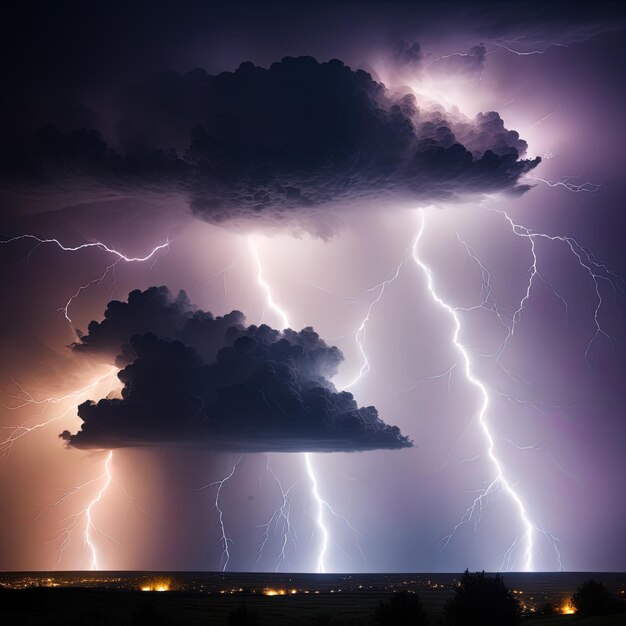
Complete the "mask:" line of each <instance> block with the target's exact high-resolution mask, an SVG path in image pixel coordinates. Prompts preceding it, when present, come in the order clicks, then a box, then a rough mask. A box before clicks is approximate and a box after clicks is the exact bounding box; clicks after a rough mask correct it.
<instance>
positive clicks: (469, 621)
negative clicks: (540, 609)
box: [445, 570, 522, 626]
mask: <svg viewBox="0 0 626 626" xmlns="http://www.w3.org/2000/svg"><path fill="white" fill-rule="evenodd" d="M521 614H522V609H521V607H520V605H519V603H518V601H517V600H516V599H515V596H514V595H513V594H512V593H511V590H510V589H509V588H508V587H507V586H506V585H505V584H504V581H503V580H502V577H501V576H499V575H497V574H496V576H485V572H476V573H475V574H470V573H469V572H468V571H467V570H465V573H464V574H463V577H462V578H461V581H460V583H459V585H458V586H457V588H456V590H455V593H454V597H453V598H451V599H450V600H448V603H447V604H446V608H445V624H446V625H448V626H514V625H515V624H518V623H519V621H520V617H521Z"/></svg>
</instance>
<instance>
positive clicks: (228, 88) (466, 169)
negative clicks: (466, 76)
mask: <svg viewBox="0 0 626 626" xmlns="http://www.w3.org/2000/svg"><path fill="white" fill-rule="evenodd" d="M399 53H401V54H402V55H403V56H404V57H406V56H407V55H408V56H409V57H412V58H413V57H415V58H418V57H419V50H418V49H415V47H414V46H407V47H406V48H403V49H402V50H400V51H399ZM66 117H67V116H66ZM83 117H86V115H83ZM114 126H115V131H114V132H109V133H108V135H109V139H108V140H107V139H106V138H105V133H104V132H102V131H100V130H97V129H85V128H75V129H73V130H65V131H62V130H59V128H58V127H57V126H55V125H46V126H44V127H42V128H40V129H38V130H36V131H34V132H25V133H22V134H20V135H13V136H12V137H10V138H8V140H7V141H5V142H4V147H3V150H2V151H1V153H0V161H1V165H2V170H3V171H4V173H5V176H8V178H9V179H10V180H11V181H12V182H13V183H15V182H19V181H22V182H28V184H32V183H33V181H38V182H39V183H40V184H41V185H43V186H44V187H45V186H46V185H48V186H50V187H56V188H57V189H58V188H59V187H60V186H61V183H64V182H65V183H67V181H73V182H74V189H75V188H76V181H77V180H80V181H83V182H86V183H89V184H90V185H91V186H92V187H93V186H96V187H97V186H99V185H100V186H103V187H104V188H106V189H107V190H108V192H109V193H110V192H111V190H112V189H118V190H120V191H121V192H123V193H125V194H132V193H133V192H141V193H144V194H145V193H146V192H147V191H156V192H159V191H160V192H163V193H175V194H182V195H183V196H185V197H186V198H187V200H188V202H189V206H190V207H191V210H192V211H193V213H194V214H195V215H197V216H198V217H200V218H202V219H205V220H207V221H209V222H212V223H225V222H242V221H246V222H247V221H250V220H263V221H265V222H267V223H271V224H279V225H280V224H284V223H289V222H299V223H301V224H303V225H304V226H305V227H306V224H307V220H309V219H310V218H311V216H312V215H315V214H316V213H319V212H327V213H328V212H332V211H333V210H337V208H338V207H342V208H343V207H345V206H351V205H352V206H356V205H358V206H361V205H362V203H363V202H364V201H376V202H377V204H381V203H387V204H388V203H390V202H392V203H393V204H398V200H406V201H413V202H429V201H432V200H437V199H439V200H441V199H444V200H449V199H454V198H457V197H459V196H465V195H467V194H482V193H490V192H495V191H501V190H523V189H525V187H524V186H521V187H520V186H519V185H518V180H519V177H520V176H521V175H522V174H524V173H525V172H527V171H529V170H530V169H532V168H533V167H535V166H536V165H537V164H538V163H539V159H538V158H537V159H531V160H524V159H523V158H522V157H523V156H524V154H525V152H526V148H527V145H526V142H525V141H523V140H522V139H520V137H519V135H518V133H517V132H515V131H512V130H507V129H505V128H504V124H503V122H502V120H501V118H500V117H499V115H498V114H497V113H495V112H489V113H486V114H484V115H483V114H480V115H478V116H477V117H476V118H474V119H468V118H465V117H463V116H462V115H460V114H458V113H451V112H447V111H445V110H444V109H443V108H442V107H439V106H436V105H433V104H429V103H425V102H424V103H422V102H417V101H416V100H415V98H414V96H413V95H411V94H407V93H404V94H402V93H392V92H390V91H389V90H387V89H386V88H385V86H384V85H382V84H381V83H378V82H376V81H375V80H374V79H373V78H372V77H371V76H370V75H369V74H368V73H366V72H364V71H362V70H357V71H353V70H352V69H350V68H349V67H347V66H346V65H344V64H343V63H342V62H340V61H338V60H332V61H329V62H326V63H318V62H317V61H316V60H315V59H313V58H311V57H299V58H289V57H288V58H284V59H283V60H282V61H281V62H278V63H273V64H272V65H271V66H270V67H269V68H268V69H264V68H261V67H257V66H255V65H254V64H253V63H243V64H242V65H240V66H239V68H238V69H237V70H236V71H235V72H224V73H221V74H218V75H214V76H212V75H209V74H207V73H206V72H204V71H203V70H194V71H192V72H189V73H186V74H179V73H176V72H159V73H156V74H152V75H151V76H150V77H148V78H146V79H145V80H142V81H139V82H135V83H134V84H133V85H131V86H129V87H127V88H126V89H125V90H124V91H123V94H122V96H121V100H120V105H119V111H118V114H117V120H116V122H115V125H114ZM113 145H115V148H113V147H112V146H113Z"/></svg>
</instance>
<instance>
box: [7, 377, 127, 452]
mask: <svg viewBox="0 0 626 626" xmlns="http://www.w3.org/2000/svg"><path fill="white" fill-rule="evenodd" d="M117 371H118V370H117V368H115V367H112V368H110V370H109V371H108V372H107V373H106V374H105V375H104V376H101V377H100V378H98V379H97V380H95V381H94V382H92V383H90V384H89V385H86V386H85V387H83V388H82V389H79V390H78V391H73V392H71V393H68V394H66V395H64V396H49V397H47V398H42V399H39V400H38V399H36V398H35V397H34V396H33V395H32V393H31V392H29V391H27V390H26V389H25V388H24V387H23V386H22V385H21V384H20V383H19V382H17V381H16V380H14V379H13V378H12V377H11V376H8V378H9V380H10V381H11V382H12V383H13V385H15V386H16V387H17V388H18V390H19V393H18V394H4V395H6V397H7V398H11V399H13V400H16V401H17V404H12V405H7V404H4V403H2V404H0V406H2V407H4V408H5V409H8V410H10V411H16V410H19V409H22V408H25V407H28V406H41V407H42V410H41V411H40V412H39V413H37V414H35V415H31V416H29V417H28V418H26V420H24V421H23V422H22V423H21V424H17V425H14V426H2V427H1V428H2V430H8V431H10V432H9V435H8V436H7V437H6V438H5V439H4V440H2V441H0V461H5V460H6V459H7V458H8V457H9V455H10V453H11V450H12V448H13V445H14V444H15V442H17V441H18V440H20V439H22V438H23V437H26V436H27V435H29V434H31V433H33V432H36V431H38V430H41V429H42V428H45V427H46V426H48V425H49V424H52V423H53V422H57V421H58V420H60V419H62V418H63V417H65V416H66V415H67V414H68V413H69V412H70V411H72V410H74V409H75V404H74V402H75V401H78V400H79V399H81V398H85V397H86V396H87V394H88V393H89V392H90V391H92V390H93V389H94V388H95V387H98V386H99V385H101V384H103V383H105V382H106V381H108V380H111V381H112V380H113V379H114V377H115V374H116V373H117ZM68 400H72V401H74V402H72V403H71V404H70V405H69V406H68V408H66V409H64V410H63V411H61V412H60V413H58V414H56V415H54V416H52V417H49V418H47V419H40V421H38V422H37V423H35V424H28V421H29V420H31V419H32V418H33V417H38V418H42V416H43V415H44V413H45V412H46V410H47V409H48V407H49V406H54V405H57V404H60V403H63V402H65V401H68Z"/></svg>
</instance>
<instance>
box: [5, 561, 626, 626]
mask: <svg viewBox="0 0 626 626" xmlns="http://www.w3.org/2000/svg"><path fill="white" fill-rule="evenodd" d="M590 577H593V578H594V579H595V580H598V581H602V582H603V583H604V584H605V585H607V587H609V588H610V589H611V590H612V591H613V592H614V593H615V594H616V595H617V596H618V597H621V598H623V597H624V595H625V594H624V590H625V589H626V575H624V574H599V573H594V574H586V573H548V574H505V575H504V580H505V583H506V584H507V585H508V586H509V587H510V588H512V589H514V590H516V592H517V594H516V595H518V596H519V598H520V602H521V603H522V604H523V605H525V606H526V608H527V616H526V617H525V622H526V623H527V624H529V626H530V625H531V624H536V625H537V626H559V625H566V624H571V625H572V626H573V625H580V626H593V625H597V626H601V625H602V626H617V625H618V624H619V625H621V626H624V625H625V624H626V616H625V615H617V616H614V617H604V618H595V619H593V620H591V619H589V620H583V619H579V618H577V617H576V616H575V615H559V616H555V617H538V616H535V615H533V612H536V611H537V610H538V609H539V608H540V607H541V606H542V605H543V604H544V603H545V602H546V601H550V602H552V603H554V604H557V605H558V606H564V605H565V604H566V603H567V600H568V599H569V598H570V597H571V595H572V593H573V592H574V591H575V589H576V587H577V586H578V585H580V583H581V582H583V581H584V580H586V579H587V578H590ZM457 578H458V575H456V574H353V575H348V574H326V575H306V574H298V575H285V574H243V573H242V574H214V573H160V574H154V573H141V572H137V573H129V572H123V573H122V572H107V573H103V572H100V573H96V574H92V573H85V572H74V573H68V572H61V573H59V572H50V573H11V574H8V573H4V574H0V623H1V624H3V625H4V624H8V625H12V624H16V625H19V624H38V625H39V624H41V625H56V624H59V625H61V624H63V625H69V626H72V625H74V624H86V625H92V624H93V625H94V626H99V625H101V624H111V625H117V624H119V625H128V626H140V625H144V624H151V625H154V626H160V625H163V626H165V625H178V624H190V625H192V626H193V625H196V624H197V625H200V624H203V625H207V624H215V625H222V624H224V625H225V624H228V615H229V613H230V612H232V611H233V610H234V609H237V607H238V606H239V605H240V604H242V603H244V604H245V605H246V606H247V608H248V609H249V610H251V611H257V615H258V620H259V621H258V623H260V624H264V625H265V624H267V625H271V626H279V625H280V624H288V625H292V624H303V625H305V626H306V625H308V624H312V625H316V626H317V625H318V624H319V626H322V625H326V624H342V625H344V624H345V625H354V626H357V625H367V624H371V623H372V617H373V614H374V612H375V610H376V608H377V606H378V604H379V603H380V601H381V600H386V599H388V598H389V596H390V594H391V593H393V592H394V591H399V590H401V589H408V590H409V591H415V592H417V593H418V594H419V597H420V598H421V600H422V602H423V603H424V605H425V608H426V610H427V612H428V613H429V615H430V616H431V618H433V619H432V621H433V623H434V624H436V623H437V618H438V617H439V616H440V615H441V614H442V612H443V607H444V605H445V602H446V601H447V600H448V598H450V597H451V596H452V594H453V592H454V586H455V580H456V579H457ZM142 587H152V588H153V589H158V588H163V589H164V591H163V592H161V593H158V592H156V591H155V592H144V591H141V588H142ZM165 589H167V591H165ZM520 592H521V593H520ZM270 594H275V595H270ZM283 594H284V595H283ZM240 623H246V622H240Z"/></svg>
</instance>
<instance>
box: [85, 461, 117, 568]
mask: <svg viewBox="0 0 626 626" xmlns="http://www.w3.org/2000/svg"><path fill="white" fill-rule="evenodd" d="M111 459H113V450H109V454H108V455H107V458H106V461H105V462H104V474H105V476H106V480H105V481H104V484H103V485H102V488H101V489H100V491H98V493H97V494H96V497H95V498H94V499H93V500H92V501H91V502H90V503H89V506H88V507H87V508H86V509H85V533H84V537H85V543H86V544H87V546H89V551H90V552H91V565H90V569H92V570H99V569H100V567H99V564H98V550H97V548H96V544H95V543H94V541H93V538H92V536H91V531H92V530H98V528H97V527H96V525H95V524H94V522H93V517H92V511H93V508H94V506H96V504H98V502H100V500H102V496H103V495H104V492H105V491H106V490H107V488H108V487H109V485H110V484H111V480H112V476H111Z"/></svg>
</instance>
